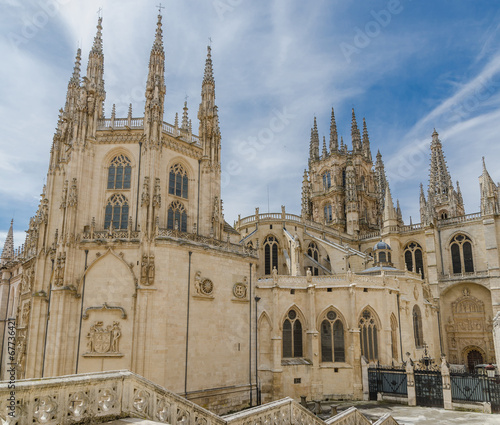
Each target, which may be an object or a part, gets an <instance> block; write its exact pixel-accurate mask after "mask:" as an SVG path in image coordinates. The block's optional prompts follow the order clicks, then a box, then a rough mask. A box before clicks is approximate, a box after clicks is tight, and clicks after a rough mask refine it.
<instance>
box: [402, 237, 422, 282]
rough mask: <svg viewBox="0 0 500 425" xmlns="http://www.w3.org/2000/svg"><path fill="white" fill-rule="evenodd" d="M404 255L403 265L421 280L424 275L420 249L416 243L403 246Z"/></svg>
mask: <svg viewBox="0 0 500 425" xmlns="http://www.w3.org/2000/svg"><path fill="white" fill-rule="evenodd" d="M404 255H405V264H406V268H407V269H408V271H410V272H413V271H414V272H416V273H420V275H421V276H422V279H423V278H424V277H425V274H424V260H423V256H422V247H421V246H420V245H419V244H418V243H416V242H411V243H409V244H407V245H406V246H405V248H404Z"/></svg>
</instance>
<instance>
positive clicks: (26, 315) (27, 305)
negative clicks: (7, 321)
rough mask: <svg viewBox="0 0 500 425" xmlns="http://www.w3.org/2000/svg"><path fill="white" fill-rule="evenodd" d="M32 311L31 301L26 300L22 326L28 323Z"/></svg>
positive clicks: (22, 313)
mask: <svg viewBox="0 0 500 425" xmlns="http://www.w3.org/2000/svg"><path fill="white" fill-rule="evenodd" d="M30 311H31V302H30V301H28V302H25V303H24V304H23V307H22V312H21V326H23V327H25V326H27V325H28V322H29V318H30Z"/></svg>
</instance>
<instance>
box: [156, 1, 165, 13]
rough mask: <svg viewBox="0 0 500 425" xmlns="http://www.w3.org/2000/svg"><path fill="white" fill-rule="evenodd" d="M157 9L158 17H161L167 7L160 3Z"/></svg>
mask: <svg viewBox="0 0 500 425" xmlns="http://www.w3.org/2000/svg"><path fill="white" fill-rule="evenodd" d="M156 7H157V8H158V15H161V10H162V9H165V6H162V5H161V3H160V4H157V5H156Z"/></svg>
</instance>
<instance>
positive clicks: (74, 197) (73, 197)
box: [68, 177, 78, 207]
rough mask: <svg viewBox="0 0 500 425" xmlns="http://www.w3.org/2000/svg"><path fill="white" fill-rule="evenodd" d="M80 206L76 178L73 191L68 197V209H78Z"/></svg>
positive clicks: (72, 184) (72, 185)
mask: <svg viewBox="0 0 500 425" xmlns="http://www.w3.org/2000/svg"><path fill="white" fill-rule="evenodd" d="M77 204H78V189H77V187H76V177H74V178H73V182H72V183H71V189H70V190H69V195H68V207H76V206H77Z"/></svg>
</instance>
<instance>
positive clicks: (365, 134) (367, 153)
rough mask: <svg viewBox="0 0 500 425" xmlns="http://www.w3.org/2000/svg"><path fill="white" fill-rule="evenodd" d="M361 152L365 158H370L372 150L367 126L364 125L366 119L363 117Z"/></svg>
mask: <svg viewBox="0 0 500 425" xmlns="http://www.w3.org/2000/svg"><path fill="white" fill-rule="evenodd" d="M363 153H364V154H365V156H366V158H367V159H369V160H370V161H371V160H372V152H371V149H370V138H369V137H368V128H367V127H366V120H365V119H364V118H363Z"/></svg>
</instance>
